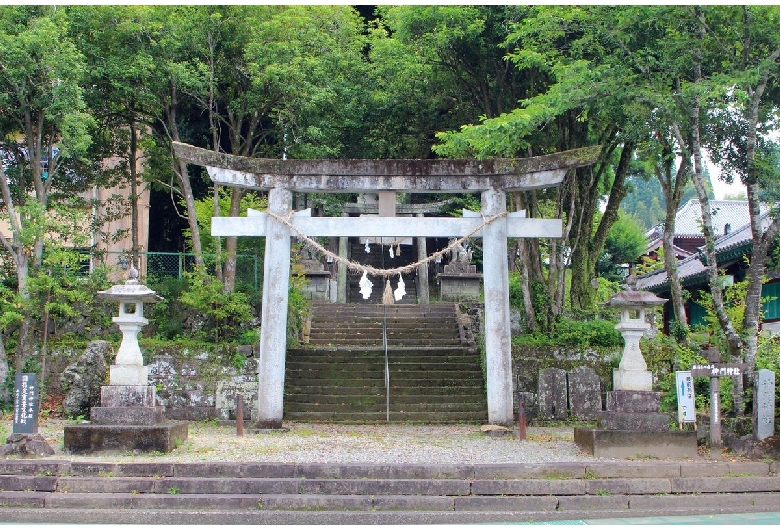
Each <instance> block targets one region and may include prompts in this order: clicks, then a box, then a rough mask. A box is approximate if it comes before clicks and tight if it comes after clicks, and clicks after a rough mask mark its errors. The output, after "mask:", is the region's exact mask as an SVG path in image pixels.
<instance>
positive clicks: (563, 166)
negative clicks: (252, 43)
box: [173, 142, 601, 193]
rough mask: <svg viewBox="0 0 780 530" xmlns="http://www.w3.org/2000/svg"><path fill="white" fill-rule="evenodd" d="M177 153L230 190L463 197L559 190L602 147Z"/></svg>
mask: <svg viewBox="0 0 780 530" xmlns="http://www.w3.org/2000/svg"><path fill="white" fill-rule="evenodd" d="M173 149H174V152H175V153H176V155H177V156H178V157H179V158H181V159H182V160H185V161H187V162H190V163H193V164H196V165H201V166H206V167H207V168H208V170H209V175H210V176H211V178H212V179H213V180H214V181H215V182H217V183H219V184H222V185H224V186H231V187H233V186H235V187H243V188H252V189H258V190H268V189H272V188H286V189H289V190H291V191H304V192H312V191H315V192H330V193H359V192H362V191H382V190H398V191H400V190H403V191H405V192H407V193H415V192H417V193H430V192H438V193H463V192H478V191H484V190H488V189H502V190H504V191H508V192H511V191H520V190H529V189H539V188H549V187H553V186H557V185H558V184H560V183H561V181H562V180H563V177H564V175H565V173H566V171H567V170H569V169H572V168H577V167H582V166H588V165H591V164H593V163H594V162H595V161H596V159H597V158H598V155H599V152H600V150H601V147H600V146H592V147H583V148H580V149H572V150H569V151H563V152H560V153H555V154H551V155H543V156H535V157H530V158H495V159H487V160H475V159H458V160H454V159H434V160H398V159H394V160H342V159H339V160H335V159H333V160H331V159H325V160H279V159H268V158H248V157H243V156H235V155H228V154H225V153H217V152H214V151H210V150H208V149H201V148H199V147H194V146H191V145H187V144H183V143H179V142H173Z"/></svg>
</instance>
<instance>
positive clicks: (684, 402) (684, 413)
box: [675, 371, 696, 429]
mask: <svg viewBox="0 0 780 530" xmlns="http://www.w3.org/2000/svg"><path fill="white" fill-rule="evenodd" d="M675 376H676V381H677V423H679V424H680V429H682V427H683V424H685V423H693V425H694V428H696V399H695V397H694V395H693V376H692V375H691V372H690V371H680V372H675Z"/></svg>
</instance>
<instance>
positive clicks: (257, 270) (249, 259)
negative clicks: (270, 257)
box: [104, 252, 263, 290]
mask: <svg viewBox="0 0 780 530" xmlns="http://www.w3.org/2000/svg"><path fill="white" fill-rule="evenodd" d="M104 259H105V262H106V264H108V265H112V266H119V267H120V268H123V269H126V268H127V267H128V264H129V263H130V256H129V254H128V253H124V252H107V253H105V258H104ZM215 259H216V256H215V255H213V254H204V255H203V260H204V261H205V263H206V269H207V270H208V271H209V272H210V273H212V274H213V273H214V268H215ZM139 260H140V262H141V263H140V264H139V268H140V269H141V270H142V272H143V271H144V270H145V276H146V277H147V278H153V279H155V280H162V279H164V278H181V277H182V276H183V275H184V273H185V272H191V271H193V270H194V269H195V255H194V254H190V253H183V252H140V253H139ZM262 277H263V259H262V258H261V257H260V256H258V255H253V254H238V255H236V284H237V285H239V284H243V285H246V286H247V287H249V288H253V289H255V290H258V289H259V288H260V284H261V283H262Z"/></svg>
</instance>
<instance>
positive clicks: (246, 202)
mask: <svg viewBox="0 0 780 530" xmlns="http://www.w3.org/2000/svg"><path fill="white" fill-rule="evenodd" d="M230 200H231V190H229V189H227V188H222V189H220V190H219V209H220V213H221V215H223V216H225V215H228V212H229V211H230ZM183 206H185V207H186V205H183ZM267 207H268V198H267V197H263V196H260V195H259V194H257V193H254V192H253V193H245V194H243V195H242V197H241V205H240V209H239V212H238V215H239V216H241V217H243V216H246V214H247V210H249V209H252V210H257V211H264V210H265V209H266V208H267ZM195 216H196V217H197V219H198V227H199V229H200V232H201V234H210V233H211V218H212V217H214V200H213V198H212V197H204V198H203V199H198V200H196V201H195ZM184 236H185V237H186V238H187V240H188V241H189V243H190V245H191V244H192V234H191V232H190V230H189V229H185V230H184ZM215 244H216V238H213V237H207V238H203V241H202V246H203V252H204V253H214V252H215V250H216V248H215ZM264 247H265V238H264V237H263V238H260V237H239V238H238V247H237V253H239V254H259V255H262V254H263V249H264Z"/></svg>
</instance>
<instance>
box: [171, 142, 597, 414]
mask: <svg viewBox="0 0 780 530" xmlns="http://www.w3.org/2000/svg"><path fill="white" fill-rule="evenodd" d="M174 150H175V152H176V154H177V155H178V156H179V157H180V158H181V159H183V160H186V161H188V162H192V163H196V164H199V165H203V166H206V167H207V168H208V171H209V175H210V176H211V178H212V179H213V180H214V181H215V182H217V183H219V184H221V185H223V186H237V187H246V188H252V189H258V190H268V212H269V213H270V214H272V215H263V214H258V212H255V213H250V215H249V216H248V217H246V218H222V217H218V218H213V219H212V233H213V235H222V236H234V235H236V236H237V235H265V237H266V246H265V257H264V281H263V309H262V328H261V336H260V359H259V362H258V379H259V392H258V426H260V427H266V428H278V427H281V425H282V415H283V399H284V371H285V356H286V348H287V342H286V341H287V293H288V288H289V275H290V247H291V245H290V238H291V236H294V235H296V234H294V233H292V231H291V230H290V228H289V227H288V224H287V223H289V224H290V225H291V226H293V227H294V228H295V229H296V230H299V231H300V232H301V233H303V234H305V235H307V236H315V235H333V236H336V235H338V236H350V235H359V236H365V237H399V236H400V237H405V236H410V237H445V236H459V235H460V236H461V237H462V236H464V235H466V234H469V233H471V232H472V231H473V230H475V229H476V228H479V227H480V226H481V225H482V223H483V220H482V219H481V218H484V219H489V218H492V217H494V216H498V215H500V214H505V213H506V191H516V190H526V189H535V188H544V187H550V186H555V185H558V184H559V183H560V182H561V181H562V180H563V176H564V174H565V172H566V171H567V170H568V169H570V168H574V167H580V166H585V165H589V164H592V163H593V162H594V161H595V159H596V157H597V155H598V152H599V150H600V148H599V147H598V146H596V147H592V148H584V149H578V150H573V151H566V152H564V153H558V154H556V155H547V156H543V157H534V158H526V159H500V160H486V161H475V160H341V161H340V160H275V159H274V160H266V159H253V158H245V157H237V156H231V155H226V154H223V153H215V152H213V151H208V150H205V149H198V148H195V147H192V146H188V145H184V144H178V143H174ZM292 191H305V192H319V193H322V192H331V193H352V192H356V191H357V192H363V193H365V192H377V191H402V192H406V193H432V192H438V193H464V192H481V195H482V201H481V211H480V212H479V213H474V212H470V215H471V216H473V217H471V218H468V217H466V216H464V218H463V219H455V218H436V219H435V220H434V219H432V218H425V219H414V218H392V217H373V218H372V217H361V218H323V217H320V218H307V216H306V215H305V214H301V213H300V212H299V213H296V214H294V213H293V211H292ZM280 219H282V220H286V221H284V222H283V221H281V220H280ZM475 236H477V237H479V236H481V237H482V238H483V255H484V259H483V285H484V297H485V356H486V365H487V373H486V379H487V402H488V421H489V422H490V423H493V424H498V425H509V424H511V423H512V422H513V417H512V398H513V396H512V370H511V342H510V333H509V324H510V322H509V285H508V283H509V274H508V267H507V258H506V256H507V237H561V222H560V220H555V219H548V220H545V219H526V218H524V216H523V214H522V213H516V214H508V215H505V216H503V217H501V218H498V219H496V220H495V221H493V222H490V223H489V224H487V225H485V226H484V227H483V228H482V229H481V230H480V231H479V232H478V233H476V234H475Z"/></svg>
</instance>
